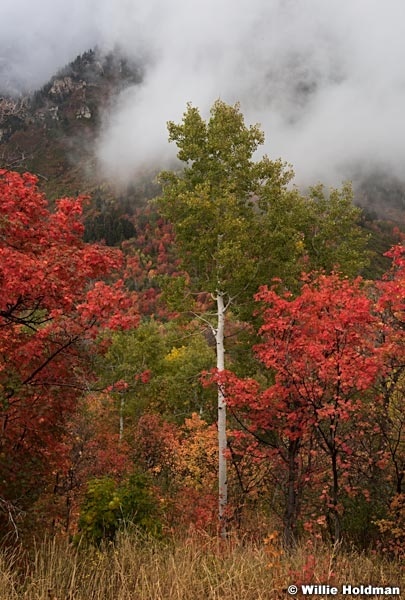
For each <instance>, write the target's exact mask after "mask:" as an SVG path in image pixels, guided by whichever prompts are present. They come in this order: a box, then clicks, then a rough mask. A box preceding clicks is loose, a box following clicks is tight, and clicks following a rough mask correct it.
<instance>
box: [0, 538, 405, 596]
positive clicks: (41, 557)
mask: <svg viewBox="0 0 405 600" xmlns="http://www.w3.org/2000/svg"><path fill="white" fill-rule="evenodd" d="M292 583H296V584H298V585H299V584H301V583H322V584H327V583H331V584H334V585H337V586H339V585H341V584H343V583H352V584H353V585H355V584H360V583H364V584H367V583H372V584H374V585H391V586H394V585H395V586H401V587H402V590H405V573H404V571H403V568H401V565H399V564H398V563H395V562H389V561H385V560H383V559H381V558H380V557H377V556H375V557H373V556H366V555H363V554H358V553H356V552H351V553H347V552H346V553H344V552H339V553H337V552H334V551H333V550H331V549H329V548H325V547H322V546H321V545H319V546H318V547H314V546H308V545H307V546H306V547H302V548H299V549H297V550H296V551H295V552H294V553H293V554H292V555H290V556H285V555H283V554H282V553H281V552H280V550H279V548H278V545H277V542H276V541H274V540H273V539H272V538H269V539H268V540H267V542H266V543H261V544H252V543H236V542H232V543H231V542H230V543H228V544H226V545H221V544H220V543H219V542H218V541H217V540H213V539H211V538H208V537H206V536H202V535H196V534H194V535H192V536H190V537H189V538H187V539H183V540H180V541H177V542H174V541H173V542H171V543H167V542H166V543H159V542H156V541H151V540H145V539H142V538H141V537H139V536H136V535H129V534H128V535H124V536H122V538H121V539H120V541H119V543H118V544H117V545H116V546H115V547H111V548H109V549H106V550H103V551H99V550H95V549H88V550H87V551H84V549H83V548H81V549H79V550H78V551H77V550H75V549H74V548H72V546H70V545H69V544H68V543H67V542H66V541H63V540H62V541H61V540H56V539H55V540H47V541H45V542H43V543H42V544H41V545H40V546H39V547H37V548H36V550H35V551H34V552H33V553H32V557H31V559H27V558H26V557H24V559H23V557H22V552H18V551H14V552H13V553H10V552H8V553H7V552H4V553H3V554H1V555H0V599H1V600H17V599H18V600H20V599H27V600H131V599H136V600H198V599H200V598H201V599H204V600H205V599H207V600H214V599H215V600H219V599H221V600H236V599H237V600H241V599H243V600H264V599H269V598H272V599H273V598H274V599H276V600H277V599H279V598H280V599H281V598H288V594H287V593H286V588H287V587H288V585H290V584H292ZM369 597H370V596H369ZM318 598H320V596H318Z"/></svg>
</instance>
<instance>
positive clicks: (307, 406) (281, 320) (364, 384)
mask: <svg viewBox="0 0 405 600" xmlns="http://www.w3.org/2000/svg"><path fill="white" fill-rule="evenodd" d="M362 286H363V283H362V281H361V279H357V280H355V281H349V280H348V279H345V278H342V277H340V276H339V275H337V274H332V275H321V276H318V277H316V278H315V279H314V280H310V279H308V281H306V282H305V283H304V285H303V286H302V289H301V292H300V294H299V295H298V296H297V297H293V296H292V294H290V293H288V292H287V293H281V294H279V293H277V292H276V290H275V289H269V288H268V287H263V288H261V290H260V292H259V293H258V294H257V296H256V299H257V300H258V301H259V302H261V303H262V306H263V314H262V318H263V325H262V327H261V329H260V334H261V336H262V340H263V341H262V342H261V343H260V344H258V345H257V346H256V348H255V351H256V354H257V356H258V358H259V359H260V361H261V362H262V363H263V364H264V365H265V367H267V369H269V370H270V372H271V373H272V374H273V375H272V377H273V383H272V384H271V385H270V386H269V387H267V388H266V389H264V390H263V389H260V386H259V384H258V383H257V382H255V381H254V380H239V379H238V378H237V377H235V376H234V375H232V374H230V373H227V374H226V375H225V377H224V378H223V384H224V385H225V386H226V395H227V399H228V404H229V405H230V407H231V408H232V407H235V408H242V409H243V410H244V413H245V415H246V416H247V418H248V422H249V428H250V430H251V431H252V432H253V433H254V434H258V433H260V435H262V433H263V432H269V431H270V432H273V433H274V434H275V435H273V436H272V437H271V441H272V444H273V446H274V445H275V446H276V447H277V448H278V451H279V454H280V456H282V458H283V460H284V462H285V464H286V467H287V471H288V477H287V483H286V490H285V494H286V504H285V506H286V509H285V515H284V526H285V537H286V542H287V543H291V541H292V539H293V529H294V523H295V521H296V518H297V515H298V511H299V494H298V490H299V484H300V477H302V474H303V460H302V451H303V447H304V445H305V448H306V451H307V452H308V451H309V447H311V448H312V450H311V452H314V451H315V450H314V447H313V436H316V452H318V453H319V452H322V453H323V454H324V456H326V458H327V460H328V462H329V469H328V472H326V473H325V485H324V487H323V489H322V490H321V492H320V493H321V494H322V497H323V498H324V502H325V506H326V514H327V517H328V520H329V524H330V531H331V535H332V538H333V539H339V538H340V536H341V524H340V513H341V508H342V507H341V492H342V487H343V481H345V475H346V474H347V473H348V471H349V468H350V462H351V460H352V456H353V453H354V445H353V443H352V442H353V440H354V439H356V437H357V436H358V435H359V434H360V432H361V430H363V429H365V428H366V427H367V423H368V420H367V419H365V413H367V412H368V413H369V412H370V410H371V403H369V404H367V400H366V398H365V396H364V394H363V393H364V392H365V391H366V390H368V389H369V388H370V386H371V385H372V383H373V382H374V381H375V378H376V376H377V373H378V369H379V354H378V353H377V352H376V346H375V326H376V320H375V317H374V316H373V311H372V303H371V301H370V300H369V298H368V297H367V294H366V293H365V292H364V290H363V287H362Z"/></svg>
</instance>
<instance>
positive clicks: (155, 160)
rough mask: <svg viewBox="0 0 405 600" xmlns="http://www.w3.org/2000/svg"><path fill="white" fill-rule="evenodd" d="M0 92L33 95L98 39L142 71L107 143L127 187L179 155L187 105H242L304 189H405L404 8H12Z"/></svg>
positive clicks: (216, 3) (3, 27)
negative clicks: (371, 185)
mask: <svg viewBox="0 0 405 600" xmlns="http://www.w3.org/2000/svg"><path fill="white" fill-rule="evenodd" d="M1 4H2V10H1V20H0V91H1V90H5V89H6V90H8V91H9V92H13V93H19V92H26V91H29V90H34V89H37V88H38V87H40V86H41V85H43V84H44V83H46V81H47V80H48V79H49V78H50V77H51V76H52V75H53V74H55V73H56V72H57V70H58V69H60V68H61V67H63V66H64V65H65V64H67V63H68V62H69V61H71V60H73V59H74V58H75V57H76V56H77V55H78V54H80V53H82V52H84V51H86V50H88V49H89V48H92V47H94V46H95V45H97V46H98V47H99V48H101V49H102V50H103V51H105V52H108V51H110V50H112V49H113V48H116V47H120V49H121V51H122V52H123V53H124V54H125V55H127V56H128V57H130V58H131V59H134V60H135V61H137V62H139V63H141V64H142V65H144V80H143V83H142V84H141V85H138V86H134V87H131V88H129V89H127V90H125V91H124V92H123V93H122V94H121V95H120V96H119V97H118V98H117V102H116V104H115V105H114V106H113V108H112V110H111V111H110V112H109V113H105V114H104V115H103V125H102V129H101V131H100V135H99V139H98V143H97V148H96V149H95V151H96V153H97V155H98V158H99V161H100V164H101V165H102V168H103V169H104V171H105V173H107V174H110V175H111V176H115V177H118V178H119V179H120V180H121V181H123V182H128V181H130V180H131V178H133V177H134V176H135V175H136V173H137V172H138V171H139V169H143V168H145V167H148V165H151V164H153V165H157V166H158V168H160V167H161V166H162V167H164V166H166V165H167V164H168V162H169V161H170V160H171V159H172V158H173V156H174V155H175V150H176V149H175V148H173V147H172V145H170V144H169V143H168V142H167V130H166V122H167V121H168V120H174V121H179V120H180V119H181V116H182V114H183V112H184V110H185V108H186V104H187V102H191V103H192V104H193V105H194V106H197V107H199V108H200V110H201V113H202V114H203V116H204V117H206V116H207V115H208V114H209V108H210V106H211V105H212V103H213V102H214V101H215V100H216V99H217V98H221V99H222V100H224V101H225V102H228V103H234V102H236V101H239V102H240V104H241V110H242V112H243V113H244V115H245V119H246V122H247V123H257V122H258V123H260V125H261V128H262V129H263V131H264V133H265V137H266V143H265V147H264V152H266V153H267V154H268V155H269V156H270V157H272V158H279V157H281V158H282V159H283V160H285V161H287V162H288V163H290V164H292V165H293V167H294V170H295V172H296V181H297V183H298V184H303V185H308V184H314V183H317V182H318V181H322V182H324V183H326V184H327V185H339V183H340V182H341V181H342V180H344V179H349V178H351V177H353V174H354V173H368V172H374V171H383V172H385V173H389V174H391V175H393V176H395V177H397V178H399V179H400V180H403V181H405V169H404V162H405V118H404V111H405V68H404V64H405V35H404V29H405V3H404V2H403V0H385V2H381V0H204V2H196V1H195V0H147V1H145V0H143V1H141V0H69V2H66V0H63V1H62V0H37V1H36V2H32V0H2V2H1Z"/></svg>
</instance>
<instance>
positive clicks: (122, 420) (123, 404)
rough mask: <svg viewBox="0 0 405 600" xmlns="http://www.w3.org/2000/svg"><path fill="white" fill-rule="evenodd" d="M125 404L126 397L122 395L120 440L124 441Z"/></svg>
mask: <svg viewBox="0 0 405 600" xmlns="http://www.w3.org/2000/svg"><path fill="white" fill-rule="evenodd" d="M124 406H125V399H124V395H123V394H122V395H121V401H120V432H119V441H120V442H122V436H123V435H124Z"/></svg>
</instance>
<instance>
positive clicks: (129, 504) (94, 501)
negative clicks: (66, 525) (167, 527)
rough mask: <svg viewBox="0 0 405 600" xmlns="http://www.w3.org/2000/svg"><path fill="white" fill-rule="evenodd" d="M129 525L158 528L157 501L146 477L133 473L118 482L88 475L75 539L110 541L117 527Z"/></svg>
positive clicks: (150, 529)
mask: <svg viewBox="0 0 405 600" xmlns="http://www.w3.org/2000/svg"><path fill="white" fill-rule="evenodd" d="M131 525H135V526H136V527H138V528H140V529H141V530H143V531H145V532H147V533H149V534H153V535H157V534H159V533H160V531H161V523H160V521H159V511H158V505H157V502H156V500H155V498H154V496H153V494H152V492H151V490H150V486H149V484H148V480H147V477H146V476H145V475H143V474H140V473H135V474H132V475H131V476H130V477H129V479H128V480H127V481H125V482H123V483H121V484H120V485H118V484H117V483H116V482H115V481H114V479H112V478H111V477H101V478H97V479H91V480H90V481H89V482H88V484H87V491H86V494H85V497H84V501H83V504H82V506H81V510H80V518H79V533H78V535H77V537H76V542H77V543H78V542H79V541H81V540H84V541H86V542H90V543H92V544H95V545H100V544H101V543H102V542H103V541H114V539H115V536H116V534H117V532H118V531H119V530H120V529H122V528H124V527H129V526H131Z"/></svg>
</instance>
